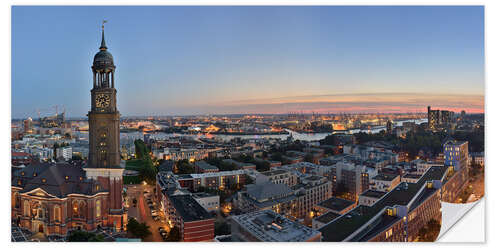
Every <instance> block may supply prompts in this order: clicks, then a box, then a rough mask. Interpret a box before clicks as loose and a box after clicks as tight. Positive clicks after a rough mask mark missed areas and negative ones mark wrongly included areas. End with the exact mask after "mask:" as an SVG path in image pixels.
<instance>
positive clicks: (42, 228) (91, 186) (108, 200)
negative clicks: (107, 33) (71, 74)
mask: <svg viewBox="0 0 500 250" xmlns="http://www.w3.org/2000/svg"><path fill="white" fill-rule="evenodd" d="M102 28H103V29H102V40H101V46H100V48H99V52H98V53H97V54H96V55H95V56H94V62H93V65H92V73H93V88H92V90H91V91H90V93H91V110H90V111H89V113H88V120H89V158H88V161H87V162H86V164H85V165H83V166H74V165H71V164H69V163H33V164H31V165H28V166H26V167H24V168H22V169H17V170H14V171H13V173H12V189H11V190H12V191H11V193H12V195H11V198H12V205H11V207H12V221H13V222H14V223H15V224H17V225H18V226H20V227H22V228H25V229H28V230H30V231H31V232H36V233H37V232H40V233H43V234H44V235H58V236H65V235H66V234H67V233H68V231H71V230H75V229H80V230H86V231H93V230H96V229H97V228H99V227H103V228H110V229H112V230H115V231H123V230H125V226H126V222H127V214H126V212H125V210H124V207H123V197H122V192H123V180H122V176H123V169H124V168H123V164H121V162H122V161H121V159H120V153H119V146H120V125H119V123H120V113H119V112H118V109H117V106H116V89H115V77H114V76H115V68H116V67H115V65H114V62H113V56H112V55H111V53H109V51H108V48H107V47H106V42H105V40H104V25H103V27H102Z"/></svg>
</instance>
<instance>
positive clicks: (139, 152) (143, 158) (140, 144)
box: [129, 139, 158, 185]
mask: <svg viewBox="0 0 500 250" xmlns="http://www.w3.org/2000/svg"><path fill="white" fill-rule="evenodd" d="M134 145H135V157H136V160H133V163H132V161H129V164H130V165H132V164H133V165H135V167H134V168H133V170H137V171H139V178H140V179H141V180H143V181H146V182H147V183H148V184H151V185H153V184H154V183H155V182H156V174H157V173H158V169H157V168H156V167H155V166H154V164H153V160H152V159H151V155H150V151H149V149H148V147H147V146H146V144H145V143H144V141H142V140H140V139H138V140H135V141H134Z"/></svg>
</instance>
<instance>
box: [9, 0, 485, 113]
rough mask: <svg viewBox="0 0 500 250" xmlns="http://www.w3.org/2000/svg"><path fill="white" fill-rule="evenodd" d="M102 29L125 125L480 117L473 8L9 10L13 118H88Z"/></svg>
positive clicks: (480, 42) (480, 46) (477, 18)
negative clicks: (56, 114)
mask: <svg viewBox="0 0 500 250" xmlns="http://www.w3.org/2000/svg"><path fill="white" fill-rule="evenodd" d="M103 19H106V20H108V23H107V24H106V30H105V33H106V43H107V45H108V48H109V51H110V52H111V53H112V54H113V56H114V59H115V64H116V66H117V69H116V88H117V90H118V105H119V110H120V112H121V113H122V114H123V115H179V114H206V113H284V112H285V113H286V112H296V111H305V112H307V111H316V112H342V111H352V112H370V111H379V112H384V111H390V112H398V111H402V112H405V111H424V110H425V108H426V106H427V105H433V106H436V107H442V108H450V109H456V110H460V109H466V110H468V111H482V110H483V108H484V107H483V106H484V9H483V7H473V6H472V7H471V6H464V7H437V6H436V7H411V6H409V7H382V6H380V7H358V6H352V7H340V6H331V7H311V6H310V7H256V6H253V7H216V6H211V7H209V6H205V7H173V6H162V7H159V6H150V7H138V6H131V7H119V6H107V7H105V6H94V7H81V6H65V7H55V6H43V7H42V6H32V7H31V6H15V7H13V8H12V116H13V117H26V116H36V109H37V108H38V109H40V110H42V113H44V112H45V113H49V112H50V110H51V107H52V106H54V105H64V106H65V108H66V111H67V113H68V115H69V116H84V115H85V114H86V113H87V112H88V110H89V107H90V92H89V91H90V89H91V88H92V74H91V69H90V66H91V64H92V59H93V56H94V54H95V53H97V52H98V47H99V43H100V25H101V21H102V20H103ZM368 94H369V95H368ZM422 98H423V99H422ZM420 102H422V103H421V105H420Z"/></svg>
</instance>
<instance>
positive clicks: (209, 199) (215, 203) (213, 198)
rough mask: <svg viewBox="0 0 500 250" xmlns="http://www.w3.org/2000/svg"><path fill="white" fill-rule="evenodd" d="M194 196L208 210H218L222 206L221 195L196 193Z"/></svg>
mask: <svg viewBox="0 0 500 250" xmlns="http://www.w3.org/2000/svg"><path fill="white" fill-rule="evenodd" d="M193 198H194V199H195V200H196V201H197V202H198V203H199V204H200V205H201V206H202V207H203V208H204V209H205V210H207V211H208V212H210V211H217V210H218V209H219V208H220V197H219V195H216V194H209V193H194V194H193Z"/></svg>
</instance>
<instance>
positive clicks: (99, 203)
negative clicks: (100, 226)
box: [95, 200, 101, 217]
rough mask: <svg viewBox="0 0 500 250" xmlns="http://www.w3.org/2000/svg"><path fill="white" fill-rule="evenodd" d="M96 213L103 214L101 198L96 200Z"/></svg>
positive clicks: (98, 215)
mask: <svg viewBox="0 0 500 250" xmlns="http://www.w3.org/2000/svg"><path fill="white" fill-rule="evenodd" d="M95 214H96V216H97V217H100V216H101V201H100V200H97V201H96V202H95Z"/></svg>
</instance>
